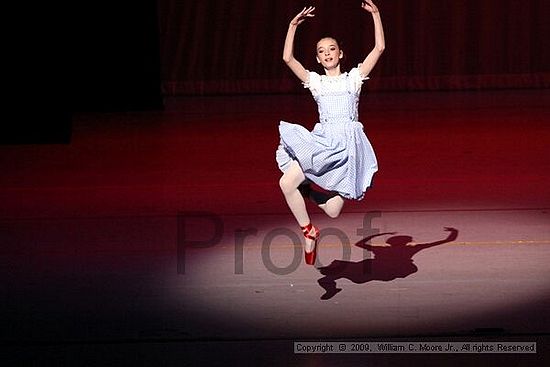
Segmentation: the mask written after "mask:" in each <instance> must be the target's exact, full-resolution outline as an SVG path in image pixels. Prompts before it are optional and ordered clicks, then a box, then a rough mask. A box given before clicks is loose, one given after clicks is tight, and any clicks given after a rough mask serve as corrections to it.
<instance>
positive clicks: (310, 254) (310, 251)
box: [301, 223, 319, 265]
mask: <svg viewBox="0 0 550 367" xmlns="http://www.w3.org/2000/svg"><path fill="white" fill-rule="evenodd" d="M301 228H302V231H303V232H304V237H305V239H306V246H305V248H304V257H305V261H306V264H308V265H314V264H315V259H316V257H317V240H318V239H319V229H317V227H315V226H314V225H313V224H311V223H309V224H308V225H307V226H304V227H301Z"/></svg>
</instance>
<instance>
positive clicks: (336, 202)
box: [319, 195, 344, 218]
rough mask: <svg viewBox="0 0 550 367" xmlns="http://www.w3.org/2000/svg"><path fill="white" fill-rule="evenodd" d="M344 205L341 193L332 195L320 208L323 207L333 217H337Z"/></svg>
mask: <svg viewBox="0 0 550 367" xmlns="http://www.w3.org/2000/svg"><path fill="white" fill-rule="evenodd" d="M343 206H344V199H343V198H342V197H341V196H340V195H336V196H333V197H331V198H330V199H328V200H327V202H326V203H324V204H319V208H321V209H322V210H323V211H324V212H325V213H327V215H328V216H329V217H331V218H337V217H338V216H339V215H340V212H341V211H342V207H343Z"/></svg>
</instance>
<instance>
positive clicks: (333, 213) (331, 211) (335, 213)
mask: <svg viewBox="0 0 550 367" xmlns="http://www.w3.org/2000/svg"><path fill="white" fill-rule="evenodd" d="M341 211H342V208H326V211H325V212H326V213H327V215H328V216H329V217H331V218H333V219H334V218H338V217H339V216H340V212H341Z"/></svg>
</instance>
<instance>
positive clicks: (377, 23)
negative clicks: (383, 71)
mask: <svg viewBox="0 0 550 367" xmlns="http://www.w3.org/2000/svg"><path fill="white" fill-rule="evenodd" d="M361 7H362V8H363V9H365V10H366V11H368V12H369V13H371V14H372V19H373V20H374V41H375V43H374V48H373V49H372V51H371V52H370V53H369V54H368V55H367V57H366V58H365V60H364V61H363V63H362V64H361V68H360V69H359V71H360V72H361V75H363V76H364V77H366V76H368V75H369V74H370V72H371V71H372V69H373V68H374V65H376V62H377V61H378V59H379V58H380V55H382V52H384V49H385V47H386V43H385V41H384V28H383V27H382V18H380V12H379V11H378V7H377V6H376V5H374V3H373V2H372V0H364V1H363V3H362V5H361Z"/></svg>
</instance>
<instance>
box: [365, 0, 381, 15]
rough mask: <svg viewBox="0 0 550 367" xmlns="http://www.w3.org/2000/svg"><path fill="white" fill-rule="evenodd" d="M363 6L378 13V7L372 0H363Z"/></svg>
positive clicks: (371, 11)
mask: <svg viewBox="0 0 550 367" xmlns="http://www.w3.org/2000/svg"><path fill="white" fill-rule="evenodd" d="M361 7H362V8H363V9H365V10H366V11H368V12H369V13H372V14H374V13H378V7H377V6H376V5H374V3H373V2H372V0H363V2H362V4H361Z"/></svg>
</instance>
